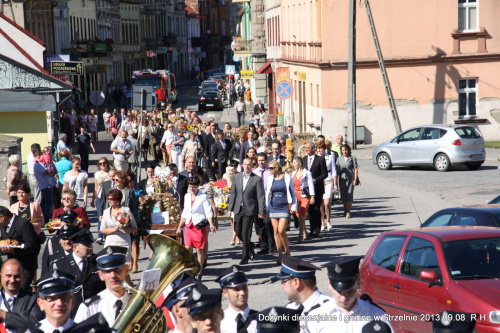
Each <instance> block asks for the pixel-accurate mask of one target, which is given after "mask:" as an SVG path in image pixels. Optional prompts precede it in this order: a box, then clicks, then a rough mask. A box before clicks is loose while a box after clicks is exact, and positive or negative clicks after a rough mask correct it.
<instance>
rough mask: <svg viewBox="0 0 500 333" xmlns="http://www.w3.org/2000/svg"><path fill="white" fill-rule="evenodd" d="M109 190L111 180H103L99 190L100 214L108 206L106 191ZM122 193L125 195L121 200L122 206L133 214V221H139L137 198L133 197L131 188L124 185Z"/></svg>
mask: <svg viewBox="0 0 500 333" xmlns="http://www.w3.org/2000/svg"><path fill="white" fill-rule="evenodd" d="M109 190H111V181H110V180H108V181H105V182H104V183H102V191H101V205H100V206H101V210H100V211H99V212H100V213H101V215H99V216H102V214H103V213H104V210H105V209H107V208H108V207H109V204H108V192H109ZM145 192H146V191H144V193H145ZM123 195H124V197H125V201H124V202H123V204H122V206H123V207H128V208H130V210H131V211H132V214H133V215H134V218H135V221H136V222H137V221H139V220H138V218H139V215H138V207H137V200H136V197H135V193H134V190H132V189H131V188H128V187H125V189H124V190H123Z"/></svg>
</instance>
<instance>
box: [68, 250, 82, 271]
mask: <svg viewBox="0 0 500 333" xmlns="http://www.w3.org/2000/svg"><path fill="white" fill-rule="evenodd" d="M71 254H72V255H73V259H74V260H75V263H76V264H77V265H78V268H80V271H82V272H83V266H82V265H83V263H82V261H83V260H84V259H82V258H80V257H79V256H77V255H76V254H75V252H72V253H71Z"/></svg>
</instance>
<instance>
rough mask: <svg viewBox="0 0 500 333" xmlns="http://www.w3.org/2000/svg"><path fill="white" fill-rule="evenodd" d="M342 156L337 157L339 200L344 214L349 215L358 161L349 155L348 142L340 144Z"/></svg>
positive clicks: (348, 216)
mask: <svg viewBox="0 0 500 333" xmlns="http://www.w3.org/2000/svg"><path fill="white" fill-rule="evenodd" d="M341 152H342V156H339V158H337V168H338V175H339V191H340V200H341V201H342V205H344V215H345V217H346V218H350V217H351V208H352V202H353V198H354V186H356V182H355V179H357V178H358V161H357V160H356V157H354V156H352V155H351V147H349V145H348V144H343V145H342V146H341Z"/></svg>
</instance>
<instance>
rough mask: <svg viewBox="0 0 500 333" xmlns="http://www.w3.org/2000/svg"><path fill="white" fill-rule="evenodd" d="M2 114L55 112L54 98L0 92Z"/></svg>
mask: <svg viewBox="0 0 500 333" xmlns="http://www.w3.org/2000/svg"><path fill="white" fill-rule="evenodd" d="M0 100H1V101H2V103H0V112H26V111H42V112H45V111H55V110H56V101H55V99H54V96H50V95H38V94H32V93H29V92H18V91H11V90H0Z"/></svg>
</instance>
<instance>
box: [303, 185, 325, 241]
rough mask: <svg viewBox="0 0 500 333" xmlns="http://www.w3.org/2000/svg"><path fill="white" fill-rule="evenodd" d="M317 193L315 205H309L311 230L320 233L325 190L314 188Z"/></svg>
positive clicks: (313, 232)
mask: <svg viewBox="0 0 500 333" xmlns="http://www.w3.org/2000/svg"><path fill="white" fill-rule="evenodd" d="M314 191H315V193H316V195H315V196H314V205H313V204H311V205H309V209H308V211H307V212H308V213H309V230H310V231H311V233H312V234H319V232H320V229H321V210H320V207H321V203H322V202H323V192H324V191H321V190H320V191H317V189H314Z"/></svg>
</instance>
